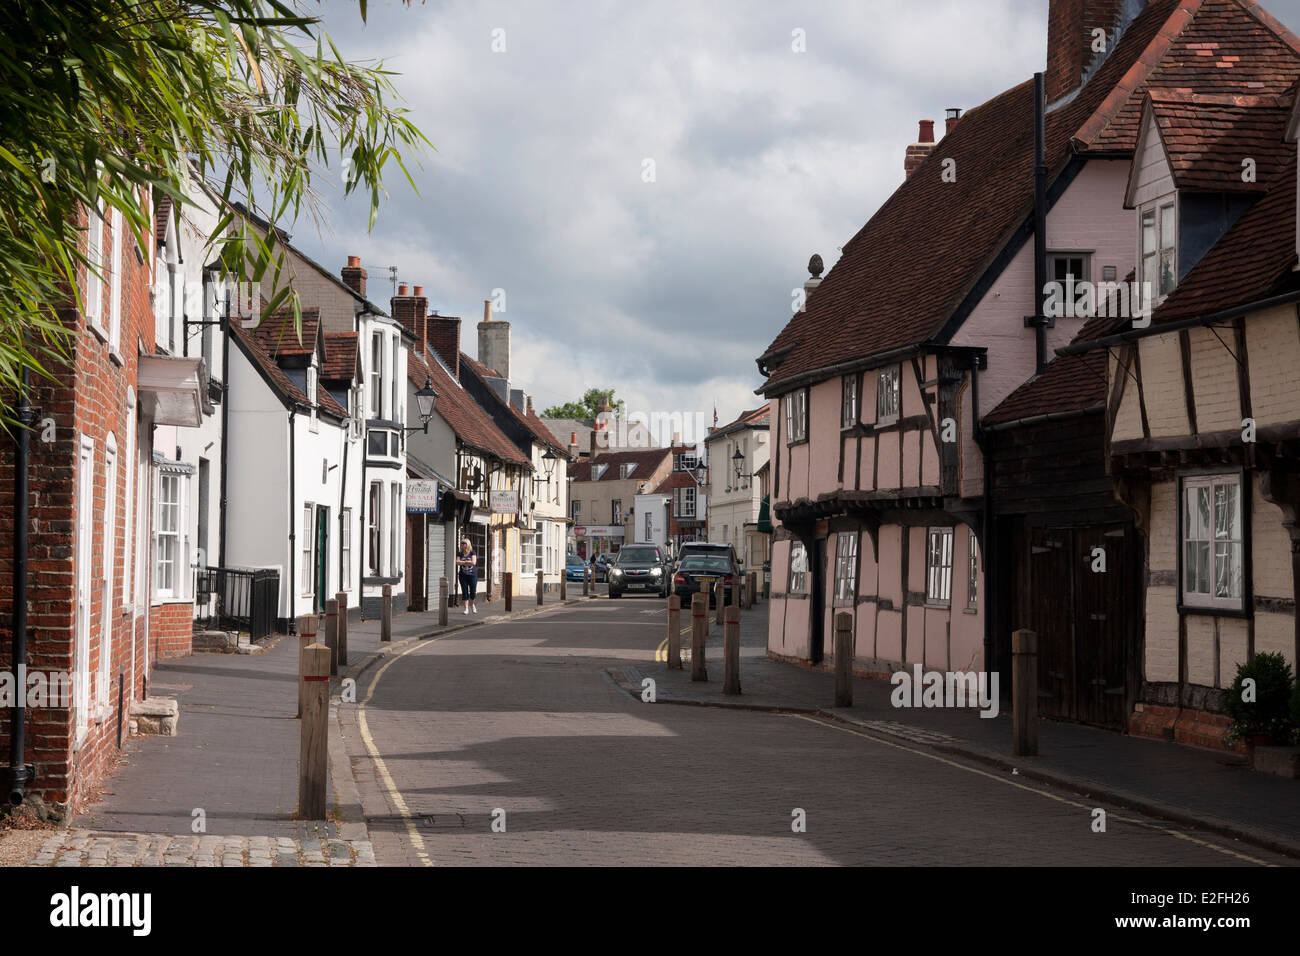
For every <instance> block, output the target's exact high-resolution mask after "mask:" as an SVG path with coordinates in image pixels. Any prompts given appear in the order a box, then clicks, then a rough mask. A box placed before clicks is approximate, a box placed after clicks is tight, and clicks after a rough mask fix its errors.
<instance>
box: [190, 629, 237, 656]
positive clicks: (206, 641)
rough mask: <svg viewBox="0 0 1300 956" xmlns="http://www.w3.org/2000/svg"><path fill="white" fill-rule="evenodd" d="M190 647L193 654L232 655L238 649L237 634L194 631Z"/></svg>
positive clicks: (235, 632) (233, 632)
mask: <svg viewBox="0 0 1300 956" xmlns="http://www.w3.org/2000/svg"><path fill="white" fill-rule="evenodd" d="M190 646H191V647H192V648H193V650H194V653H195V654H234V653H235V652H236V651H237V650H238V648H239V632H238V631H195V632H194V636H193V639H192V641H191V645H190Z"/></svg>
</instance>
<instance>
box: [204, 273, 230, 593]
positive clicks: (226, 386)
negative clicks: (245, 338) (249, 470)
mask: <svg viewBox="0 0 1300 956" xmlns="http://www.w3.org/2000/svg"><path fill="white" fill-rule="evenodd" d="M205 275H206V273H205ZM229 438H230V290H229V289H227V290H226V314H225V315H224V316H222V319H221V514H220V518H219V521H218V524H219V526H220V527H219V533H220V534H221V543H220V544H219V545H218V546H217V567H219V568H224V567H225V566H226V502H227V496H228V492H227V488H228V487H229V486H228V484H227V481H226V476H227V473H228V471H229V467H228V465H227V459H228V457H229V456H228V454H227V451H226V449H227V447H228V445H229Z"/></svg>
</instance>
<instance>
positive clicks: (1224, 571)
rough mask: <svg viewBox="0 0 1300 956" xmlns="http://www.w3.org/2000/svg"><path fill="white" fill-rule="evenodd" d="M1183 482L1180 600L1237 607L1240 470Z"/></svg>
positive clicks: (1240, 590)
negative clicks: (1181, 588)
mask: <svg viewBox="0 0 1300 956" xmlns="http://www.w3.org/2000/svg"><path fill="white" fill-rule="evenodd" d="M1182 486H1183V495H1182V497H1183V520H1182V545H1183V555H1182V557H1183V603H1184V604H1185V605H1188V606H1191V607H1213V608H1224V609H1227V610H1237V611H1239V610H1242V608H1243V603H1244V602H1243V597H1244V586H1243V582H1244V573H1243V566H1242V561H1243V555H1244V545H1245V531H1244V528H1243V525H1242V502H1241V475H1240V474H1239V473H1229V474H1219V475H1197V476H1189V477H1184V478H1183V479H1182Z"/></svg>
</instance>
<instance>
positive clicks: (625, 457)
mask: <svg viewBox="0 0 1300 956" xmlns="http://www.w3.org/2000/svg"><path fill="white" fill-rule="evenodd" d="M671 454H672V453H671V452H670V451H669V450H668V449H667V448H638V449H635V450H631V451H608V452H602V453H601V455H600V456H599V457H598V458H595V459H583V460H582V461H580V462H578V463H577V464H575V465H570V466H569V476H570V477H571V478H573V480H574V481H592V480H593V479H592V477H591V476H592V470H593V468H595V467H597V466H600V465H608V466H609V467H608V468H606V469H605V472H604V474H603V475H601V477H600V478H598V479H594V480H597V481H623V480H628V481H631V480H634V479H637V478H649V477H650V476H651V475H653V474H654V473H655V471H656V470H658V469H659V467H660V466H661V465H663V463H664V461H665V460H667V459H668V458H669V457H670V455H671ZM633 463H634V464H636V466H637V467H636V470H635V471H633V472H632V474H630V475H628V477H627V478H626V479H623V478H620V477H619V475H620V472H621V469H620V467H619V466H620V465H624V464H633Z"/></svg>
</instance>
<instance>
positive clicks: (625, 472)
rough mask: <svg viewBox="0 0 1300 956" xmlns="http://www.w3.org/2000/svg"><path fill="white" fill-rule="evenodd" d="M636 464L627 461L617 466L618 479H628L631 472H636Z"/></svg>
mask: <svg viewBox="0 0 1300 956" xmlns="http://www.w3.org/2000/svg"><path fill="white" fill-rule="evenodd" d="M636 464H637V463H636V462H634V461H632V462H628V461H625V462H623V463H622V464H621V465H619V466H618V476H619V477H620V478H630V477H631V475H632V472H634V471H636Z"/></svg>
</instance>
